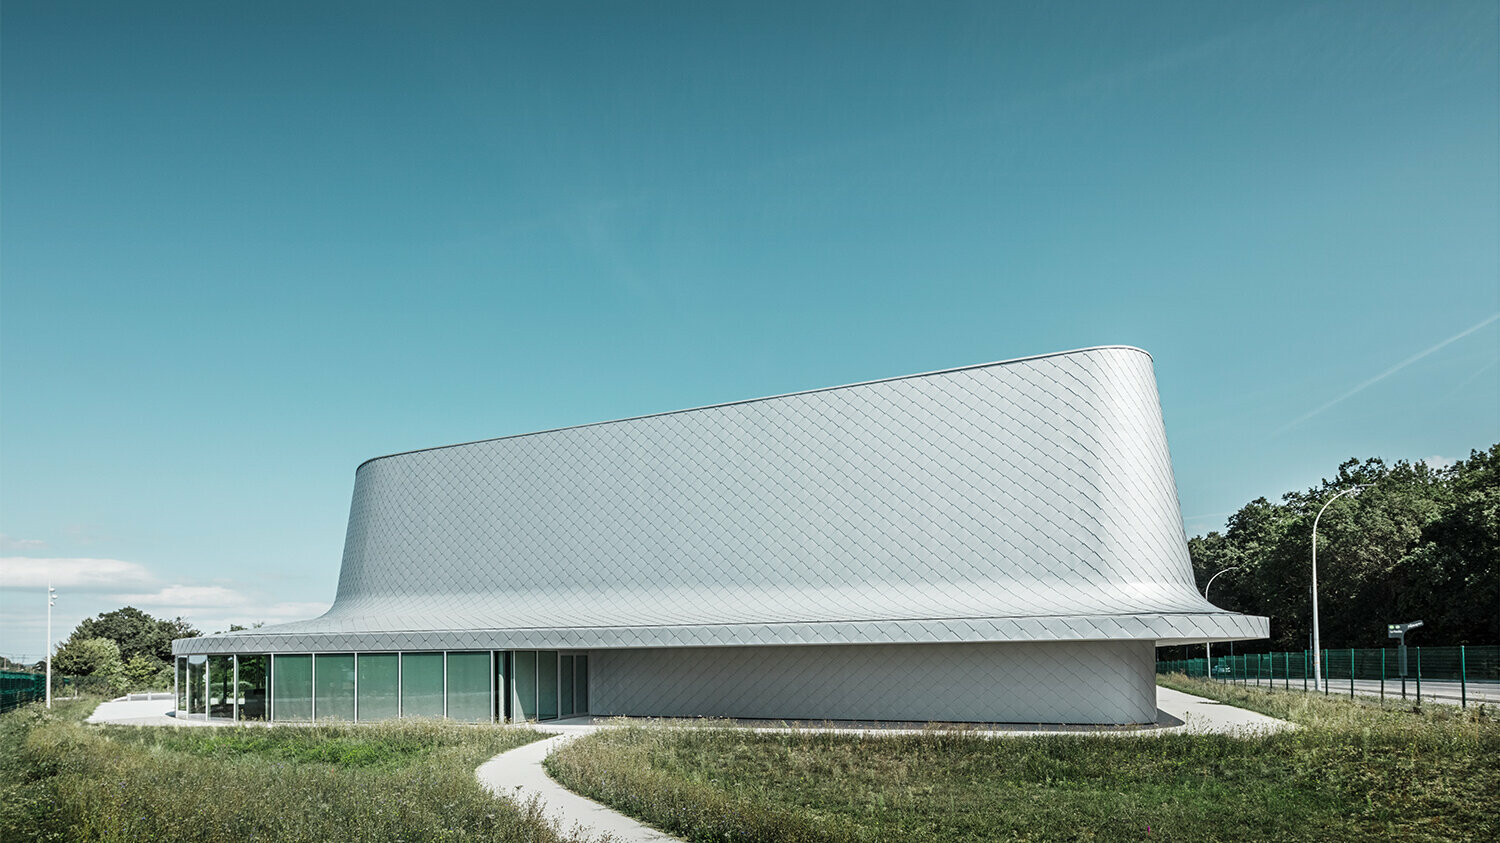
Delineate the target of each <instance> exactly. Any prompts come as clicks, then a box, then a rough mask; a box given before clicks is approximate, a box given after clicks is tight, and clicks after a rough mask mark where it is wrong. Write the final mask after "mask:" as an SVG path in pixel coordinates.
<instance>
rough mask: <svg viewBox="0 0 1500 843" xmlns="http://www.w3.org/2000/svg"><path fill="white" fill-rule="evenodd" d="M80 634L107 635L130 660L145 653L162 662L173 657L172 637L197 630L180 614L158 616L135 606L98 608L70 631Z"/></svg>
mask: <svg viewBox="0 0 1500 843" xmlns="http://www.w3.org/2000/svg"><path fill="white" fill-rule="evenodd" d="M73 634H74V635H77V636H80V637H82V638H108V639H109V640H111V641H113V642H115V644H116V645H118V646H119V648H120V657H121V658H122V659H125V660H127V661H128V660H129V659H131V658H133V657H135V656H137V655H141V654H144V655H148V656H151V657H153V658H155V659H158V660H160V661H163V662H167V661H171V659H172V641H173V640H174V639H177V638H195V637H197V636H198V634H199V633H198V630H197V629H195V628H194V627H193V626H192V625H191V624H189V623H188V622H187V621H185V620H183V619H182V618H180V617H179V618H173V619H172V620H160V619H157V618H153V617H151V616H150V615H148V614H146V613H145V612H142V611H141V610H140V609H137V608H135V607H134V606H126V607H125V608H123V609H115V610H114V611H112V612H101V613H100V614H99V615H97V616H95V617H92V618H85V619H84V620H83V621H81V622H80V623H79V624H78V627H77V629H75V630H74V631H73Z"/></svg>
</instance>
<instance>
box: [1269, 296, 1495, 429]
mask: <svg viewBox="0 0 1500 843" xmlns="http://www.w3.org/2000/svg"><path fill="white" fill-rule="evenodd" d="M1497 319H1500V313H1494V314H1491V315H1490V317H1489V318H1488V319H1485V320H1483V321H1482V322H1480V323H1478V324H1477V325H1474V326H1472V327H1469V328H1465V329H1464V330H1462V331H1459V332H1458V333H1456V334H1454V335H1453V336H1451V337H1449V338H1447V339H1445V340H1443V341H1442V342H1440V343H1438V344H1437V345H1434V346H1432V347H1431V348H1427V349H1423V350H1422V351H1419V352H1417V353H1416V354H1413V355H1412V356H1410V357H1408V358H1406V359H1405V360H1402V361H1401V362H1400V363H1397V364H1396V365H1394V366H1392V367H1390V368H1389V369H1386V370H1385V371H1384V372H1381V373H1380V374H1378V375H1376V376H1375V377H1373V378H1370V379H1369V380H1367V381H1365V382H1364V383H1361V384H1360V385H1358V386H1356V387H1354V388H1353V389H1351V390H1349V391H1348V392H1345V393H1343V394H1342V395H1339V396H1338V397H1336V398H1334V399H1333V400H1332V401H1329V402H1328V403H1326V404H1323V405H1321V406H1319V407H1316V408H1314V409H1312V410H1309V411H1308V412H1306V413H1303V414H1302V415H1300V416H1298V417H1297V418H1295V419H1292V420H1291V421H1289V422H1287V423H1286V424H1284V425H1282V426H1281V427H1278V428H1276V430H1274V431H1273V433H1285V432H1286V431H1288V430H1291V429H1292V428H1294V427H1296V426H1297V425H1299V424H1301V423H1303V422H1305V421H1307V420H1308V419H1310V418H1312V417H1313V416H1316V415H1317V414H1319V413H1321V412H1323V411H1324V410H1327V409H1328V408H1330V407H1333V406H1334V405H1336V404H1339V403H1340V402H1342V401H1344V400H1346V399H1348V398H1350V397H1351V396H1353V395H1356V394H1358V393H1360V392H1363V391H1364V390H1366V389H1368V388H1370V387H1372V386H1374V385H1375V384H1377V383H1380V382H1381V381H1383V380H1385V379H1386V378H1388V377H1390V376H1391V375H1394V374H1396V373H1397V372H1399V371H1401V370H1402V369H1405V368H1406V367H1407V366H1410V365H1411V364H1413V363H1415V362H1417V361H1418V360H1421V359H1422V358H1423V357H1426V356H1427V355H1429V354H1432V353H1433V352H1435V351H1438V350H1440V349H1442V348H1445V347H1447V346H1448V345H1449V344H1451V343H1455V342H1457V341H1459V340H1461V339H1463V338H1464V337H1467V336H1468V335H1469V334H1472V333H1474V332H1475V331H1478V330H1479V329H1481V328H1483V327H1485V326H1486V325H1489V324H1490V323H1492V322H1494V321H1495V320H1497Z"/></svg>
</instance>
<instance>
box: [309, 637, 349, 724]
mask: <svg viewBox="0 0 1500 843" xmlns="http://www.w3.org/2000/svg"><path fill="white" fill-rule="evenodd" d="M313 687H314V693H313V696H314V700H313V714H314V716H316V717H317V719H319V720H353V719H354V655H353V654H352V653H320V654H318V655H316V656H314V657H313Z"/></svg>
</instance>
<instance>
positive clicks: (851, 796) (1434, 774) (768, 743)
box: [547, 677, 1500, 843]
mask: <svg viewBox="0 0 1500 843" xmlns="http://www.w3.org/2000/svg"><path fill="white" fill-rule="evenodd" d="M1165 684H1170V685H1171V686H1172V687H1176V688H1179V689H1180V690H1185V691H1188V692H1190V693H1197V694H1200V695H1202V696H1210V697H1215V698H1219V699H1225V700H1228V701H1230V702H1233V703H1235V704H1238V705H1245V706H1246V707H1248V708H1253V709H1255V710H1258V711H1262V712H1264V713H1266V714H1270V715H1273V716H1276V717H1282V718H1285V719H1289V720H1291V721H1292V722H1295V723H1297V724H1298V726H1299V728H1298V729H1296V730H1295V731H1289V732H1283V733H1279V734H1270V735H1258V736H1251V737H1230V736H1223V735H1189V734H1181V733H1176V734H1155V735H1149V736H1142V735H1119V734H1114V735H1098V736H1092V735H1090V736H1073V735H1043V736H1027V737H1003V738H983V737H978V736H975V735H974V734H972V733H971V732H968V731H965V730H962V729H954V728H942V727H933V728H929V729H928V730H926V731H924V732H923V733H922V734H917V735H907V736H872V737H861V736H855V735H847V734H844V735H836V734H827V733H818V732H812V731H790V732H760V733H751V732H746V731H744V730H738V729H731V728H727V727H726V725H724V724H713V723H709V724H706V725H696V726H683V725H675V726H672V727H668V726H664V725H633V726H625V727H623V728H619V729H610V730H605V731H601V732H598V733H596V734H594V735H591V736H589V737H587V738H583V739H581V740H578V741H575V742H573V743H572V744H570V745H568V746H565V747H564V748H562V749H561V750H559V751H558V752H557V753H555V754H554V755H553V756H552V757H551V759H549V761H548V762H547V765H548V770H549V771H550V772H551V774H552V775H553V776H554V777H556V778H557V779H558V780H560V781H561V782H562V783H563V784H565V785H566V786H568V787H569V788H571V789H573V790H575V791H577V792H579V793H582V794H584V795H587V796H590V797H592V798H594V799H597V800H599V801H601V802H604V803H606V804H609V805H612V806H614V807H615V808H617V809H618V810H621V811H623V812H625V813H627V814H630V815H632V816H635V817H637V818H639V819H641V820H643V821H645V822H649V823H651V824H652V825H655V826H657V827H659V828H663V829H666V830H668V831H671V832H673V833H675V834H679V835H681V836H683V837H686V838H688V839H689V840H698V841H709V840H748V841H978V840H1137V839H1146V838H1149V839H1157V840H1194V841H1197V840H1247V841H1249V840H1255V841H1262V840H1316V841H1320V843H1326V841H1328V840H1345V839H1355V838H1360V839H1369V840H1486V841H1489V840H1496V839H1500V804H1497V803H1500V722H1497V720H1496V718H1495V716H1494V713H1493V712H1490V711H1482V710H1479V709H1470V710H1469V711H1467V712H1461V711H1458V710H1455V709H1451V708H1445V707H1422V708H1413V707H1410V706H1407V707H1405V708H1402V707H1400V706H1390V705H1388V706H1384V707H1382V706H1379V705H1374V704H1366V703H1362V702H1351V701H1349V700H1347V699H1338V698H1326V699H1325V698H1320V697H1316V696H1309V695H1304V694H1301V693H1296V692H1284V691H1267V690H1257V689H1253V688H1251V689H1243V688H1237V687H1230V686H1223V685H1217V684H1210V683H1206V682H1201V681H1195V680H1190V679H1188V678H1186V677H1173V678H1171V679H1168V680H1167V681H1166V683H1165Z"/></svg>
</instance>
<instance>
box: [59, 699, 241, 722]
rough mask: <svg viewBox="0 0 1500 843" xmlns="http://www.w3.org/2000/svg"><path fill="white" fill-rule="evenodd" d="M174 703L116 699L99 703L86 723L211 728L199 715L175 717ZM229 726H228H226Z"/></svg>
mask: <svg viewBox="0 0 1500 843" xmlns="http://www.w3.org/2000/svg"><path fill="white" fill-rule="evenodd" d="M174 704H175V703H174V701H173V700H171V699H165V700H130V699H123V698H122V699H115V700H109V701H107V702H102V703H99V707H98V708H96V709H94V713H93V714H90V715H89V716H88V719H87V720H85V721H83V722H85V723H113V724H116V725H119V726H209V725H219V723H210V722H209V721H208V720H206V719H203V718H202V715H199V717H198V719H193V718H189V717H182V718H178V717H173V716H172V708H173V706H174ZM226 725H227V724H226Z"/></svg>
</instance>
